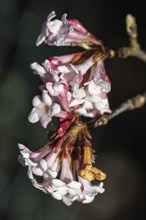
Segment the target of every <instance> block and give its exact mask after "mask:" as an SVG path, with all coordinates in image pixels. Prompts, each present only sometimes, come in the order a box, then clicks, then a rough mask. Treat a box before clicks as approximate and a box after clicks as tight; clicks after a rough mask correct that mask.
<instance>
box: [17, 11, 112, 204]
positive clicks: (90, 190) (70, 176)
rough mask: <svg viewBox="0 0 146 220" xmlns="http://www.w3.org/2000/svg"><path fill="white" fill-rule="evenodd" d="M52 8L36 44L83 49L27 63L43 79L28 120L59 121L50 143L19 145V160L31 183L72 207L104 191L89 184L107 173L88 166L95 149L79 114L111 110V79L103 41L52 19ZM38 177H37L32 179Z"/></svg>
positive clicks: (72, 23) (79, 26) (75, 24)
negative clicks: (36, 147)
mask: <svg viewBox="0 0 146 220" xmlns="http://www.w3.org/2000/svg"><path fill="white" fill-rule="evenodd" d="M54 17H55V12H51V14H50V15H49V16H48V17H47V20H46V22H45V23H44V24H43V26H42V30H41V34H40V35H39V37H38V38H37V41H36V45H37V46H39V45H40V44H41V43H43V42H45V43H46V44H48V45H55V46H80V47H83V48H85V49H87V50H86V51H83V52H78V53H74V54H69V55H63V56H53V57H50V58H48V59H45V61H44V62H43V63H42V64H41V65H40V64H38V63H37V62H34V63H32V64H31V68H32V69H33V72H34V73H35V74H37V75H39V77H40V79H41V80H42V86H41V87H40V88H41V92H42V95H41V96H39V95H38V96H35V97H34V98H33V101H32V104H33V109H32V110H31V112H30V114H29V116H28V119H29V121H30V122H31V123H36V122H38V121H40V123H41V125H42V126H43V127H44V128H47V126H48V125H49V123H50V121H51V120H52V119H53V118H54V117H57V118H58V119H59V122H60V125H59V127H58V129H57V130H56V131H54V132H53V133H52V134H51V136H50V139H49V142H48V143H47V144H46V145H45V146H44V147H43V148H41V149H40V150H38V151H36V152H32V151H30V150H29V149H28V148H27V147H25V146H24V145H22V144H19V149H20V153H21V154H20V155H19V161H20V162H21V163H22V164H23V165H24V166H28V177H29V179H30V180H31V182H32V184H33V185H34V187H36V188H38V189H40V190H42V191H43V192H45V193H48V194H51V195H52V196H53V197H54V198H56V199H58V200H63V202H64V203H65V204H67V205H71V204H72V202H73V201H75V200H77V201H80V202H82V203H89V202H91V201H93V199H94V197H95V195H96V194H98V193H103V192H104V189H103V183H102V182H101V183H100V184H98V185H96V186H94V185H91V181H93V180H98V181H101V180H104V179H105V178H106V174H105V173H103V172H102V171H101V170H99V169H97V168H96V167H93V166H92V164H93V163H94V150H93V149H92V146H91V142H90V139H91V136H90V134H89V131H88V127H87V125H86V124H85V123H83V122H82V121H81V119H80V116H84V117H90V118H97V117H99V116H101V115H102V114H104V113H110V112H111V110H110V108H109V103H108V98H107V93H108V92H109V91H110V81H109V78H108V76H107V74H106V71H105V68H104V53H101V50H102V43H101V42H100V41H99V40H97V39H96V38H95V37H94V36H93V35H92V34H91V33H89V32H88V31H87V30H86V29H85V28H84V27H83V25H82V24H81V23H80V22H79V21H77V20H75V19H71V20H67V18H66V14H64V15H63V16H62V18H61V20H58V19H55V20H52V19H53V18H54ZM37 176H41V177H42V181H38V180H37Z"/></svg>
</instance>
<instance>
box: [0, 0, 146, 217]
mask: <svg viewBox="0 0 146 220" xmlns="http://www.w3.org/2000/svg"><path fill="white" fill-rule="evenodd" d="M0 4H1V5H0V12H1V15H0V20H1V31H0V44H1V46H2V49H1V59H0V61H1V63H0V73H1V81H0V83H1V91H0V92H1V120H0V123H1V131H0V134H1V152H0V157H1V158H0V190H1V196H0V211H1V219H2V220H67V219H69V220H89V219H91V220H92V219H93V220H139V219H142V220H143V219H145V217H146V216H145V204H146V190H145V188H146V180H145V169H144V165H145V153H146V151H145V147H146V106H144V107H143V108H142V109H138V110H135V111H133V112H126V113H124V114H123V115H120V116H119V117H118V118H115V119H113V120H112V121H111V122H110V123H109V124H108V125H107V126H106V127H103V128H98V129H95V130H94V131H92V136H93V141H92V143H93V146H94V148H95V149H96V153H97V158H96V161H97V166H98V167H100V168H101V169H103V170H104V171H105V172H106V173H107V175H108V178H107V179H106V180H105V188H106V191H105V193H104V194H103V195H99V196H97V197H96V198H95V200H94V202H92V203H91V204H87V205H83V204H80V203H77V202H75V203H74V204H73V205H72V206H71V207H66V206H65V205H64V204H63V203H62V202H61V201H57V200H55V199H53V198H52V197H51V196H47V195H45V194H43V193H42V192H41V191H39V190H37V189H35V188H34V187H33V186H32V185H31V183H30V181H29V179H28V178H27V175H26V169H25V168H23V167H21V165H19V163H18V161H17V156H18V153H19V152H18V148H17V143H18V142H20V143H24V144H26V145H27V146H28V147H29V148H30V149H32V150H33V149H38V148H39V147H41V146H42V145H43V144H45V142H46V132H45V130H44V129H43V128H42V127H41V126H40V125H39V124H34V125H33V124H30V123H28V121H27V116H28V113H29V112H30V110H31V108H32V105H31V100H32V98H33V97H34V95H36V94H37V93H38V86H39V85H40V80H39V78H38V77H36V76H34V75H33V74H32V71H31V69H30V67H29V66H30V63H32V62H34V61H37V62H39V63H41V62H42V61H43V60H44V59H45V58H47V57H49V56H53V55H60V54H65V53H72V52H76V51H79V50H80V49H79V48H63V47H59V48H56V47H48V46H47V45H41V46H40V47H38V48H37V47H36V46H35V40H36V38H37V36H38V34H39V33H40V27H41V24H42V22H43V21H44V20H45V19H46V17H47V15H48V14H49V13H50V12H51V11H52V10H55V11H56V14H57V15H58V18H60V16H61V15H62V13H64V12H66V13H67V14H68V18H76V19H78V20H80V22H82V23H83V24H84V26H85V27H86V28H87V29H88V30H89V31H90V32H92V33H93V34H94V35H95V36H96V37H97V38H98V39H101V40H102V41H103V42H104V44H105V45H106V46H108V47H111V48H119V47H122V46H126V45H128V37H127V34H126V31H125V16H126V14H127V13H131V14H133V15H134V16H135V17H136V19H137V24H138V32H139V41H140V43H141V46H142V47H143V48H144V49H146V13H145V7H144V6H145V1H144V0H141V1H137V0H133V1H132V0H131V1H130V0H129V1H124V2H123V1H105V0H104V1H103V0H96V1H92V0H87V1H86V0H85V1H81V0H79V1H75V0H74V1H72V0H68V1H67V0H66V1H62V0H58V1H57V0H51V1H50V0H48V1H42V0H41V1H37V0H1V1H0ZM105 65H106V69H107V73H108V75H109V77H110V79H111V81H112V91H111V92H110V95H109V99H110V104H111V107H112V108H114V107H116V106H118V105H119V104H120V103H122V102H123V101H125V100H126V99H127V98H129V97H132V96H134V95H136V94H138V93H143V92H144V91H145V90H146V64H144V63H143V62H142V61H140V60H138V59H136V58H128V59H126V60H118V59H113V60H108V61H106V63H105Z"/></svg>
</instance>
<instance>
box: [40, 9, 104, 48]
mask: <svg viewBox="0 0 146 220" xmlns="http://www.w3.org/2000/svg"><path fill="white" fill-rule="evenodd" d="M55 16H56V14H55V12H54V11H52V12H51V13H50V14H49V15H48V17H47V20H46V22H45V23H44V24H43V25H42V30H41V34H40V35H39V37H38V38H37V41H36V45H37V46H39V45H40V44H41V43H43V42H45V43H46V44H48V45H55V46H80V45H82V44H85V43H86V44H87V45H93V44H94V45H99V44H101V42H99V41H98V40H97V39H96V38H95V37H94V36H93V35H92V34H91V33H89V32H88V31H87V30H86V29H85V28H84V27H83V25H82V24H81V23H80V22H79V21H78V20H75V19H70V20H67V19H66V17H67V14H63V15H62V18H61V20H58V19H55V20H53V21H52V19H53V18H54V17H55Z"/></svg>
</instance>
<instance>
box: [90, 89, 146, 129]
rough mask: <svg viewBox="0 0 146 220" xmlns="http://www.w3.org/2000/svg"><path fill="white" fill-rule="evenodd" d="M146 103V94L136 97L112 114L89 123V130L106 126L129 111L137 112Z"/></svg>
mask: <svg viewBox="0 0 146 220" xmlns="http://www.w3.org/2000/svg"><path fill="white" fill-rule="evenodd" d="M145 103H146V93H144V94H142V95H136V96H135V97H133V98H131V99H128V100H127V101H126V102H124V103H122V104H121V105H120V106H119V107H118V108H116V109H115V110H113V111H112V113H111V114H108V115H107V114H105V115H102V116H100V117H99V118H97V119H94V120H93V121H91V122H89V123H88V128H89V129H91V128H96V127H100V126H103V125H106V124H107V123H108V122H109V121H110V120H111V119H113V118H115V117H116V116H119V115H120V114H121V113H123V112H125V111H128V110H135V109H137V108H141V107H143V105H144V104H145Z"/></svg>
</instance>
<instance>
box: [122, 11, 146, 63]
mask: <svg viewBox="0 0 146 220" xmlns="http://www.w3.org/2000/svg"><path fill="white" fill-rule="evenodd" d="M126 30H127V33H128V35H129V41H130V46H129V47H123V48H120V49H119V51H118V57H120V58H127V57H129V56H132V57H137V58H139V59H140V60H142V61H144V62H146V52H145V51H143V50H142V49H141V47H140V44H139V42H138V33H137V24H136V20H135V17H133V16H132V15H130V14H128V15H127V16H126Z"/></svg>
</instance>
